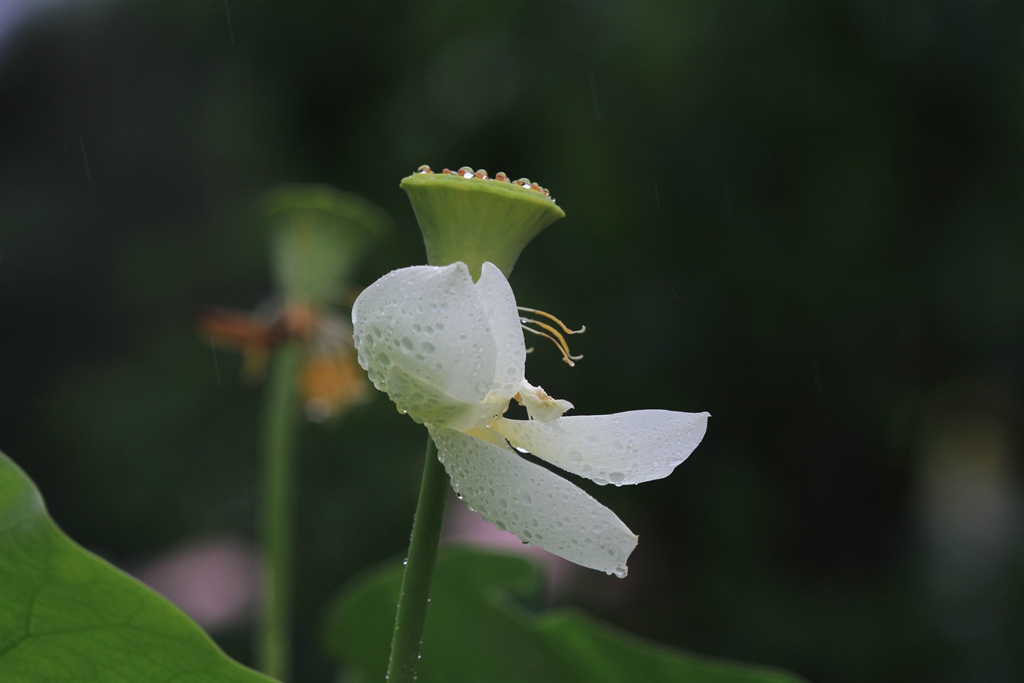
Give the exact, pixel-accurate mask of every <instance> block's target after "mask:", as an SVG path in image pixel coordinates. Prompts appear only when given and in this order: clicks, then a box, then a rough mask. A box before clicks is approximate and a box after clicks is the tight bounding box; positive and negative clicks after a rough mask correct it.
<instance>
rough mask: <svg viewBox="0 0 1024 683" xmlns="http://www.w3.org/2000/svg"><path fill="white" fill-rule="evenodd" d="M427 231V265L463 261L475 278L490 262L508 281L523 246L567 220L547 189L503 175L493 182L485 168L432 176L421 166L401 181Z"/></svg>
mask: <svg viewBox="0 0 1024 683" xmlns="http://www.w3.org/2000/svg"><path fill="white" fill-rule="evenodd" d="M402 189H403V190H405V191H406V193H407V194H408V195H409V200H410V201H411V202H412V208H413V211H415V212H416V220H417V221H419V224H420V230H421V231H422V232H423V242H424V244H425V245H426V248H427V263H429V264H430V265H434V266H446V265H448V264H451V263H455V262H456V261H462V262H463V263H465V264H466V265H467V266H469V272H470V273H471V274H472V275H473V278H474V279H476V278H479V277H480V267H481V266H482V265H483V264H484V262H485V261H490V262H491V263H493V264H494V265H496V266H497V267H498V268H499V269H501V272H503V273H504V274H505V277H508V276H509V274H510V273H511V272H512V267H513V266H514V265H515V263H516V259H518V258H519V254H520V253H521V252H522V251H523V248H524V247H525V246H526V245H527V244H528V243H529V242H530V240H532V239H533V238H534V237H536V236H537V234H538V233H540V231H541V230H543V229H544V228H546V227H547V226H549V225H551V224H552V223H553V222H555V221H556V220H558V219H559V218H564V217H565V212H564V211H562V209H560V208H559V207H558V205H557V204H555V201H554V200H553V199H551V196H550V194H549V193H548V191H547V190H545V189H544V188H542V187H540V185H537V184H536V183H530V182H529V181H515V182H514V183H513V182H509V180H508V177H507V176H506V175H505V174H504V173H498V174H496V175H495V176H494V178H493V179H491V178H489V176H488V175H487V172H486V171H484V170H483V169H481V170H479V171H473V169H471V168H469V167H468V166H463V167H462V168H461V169H459V170H458V171H456V172H452V171H449V170H448V169H444V171H443V172H442V173H433V172H431V170H430V167H428V166H421V167H420V168H419V169H418V170H417V172H416V173H414V174H412V175H411V176H409V177H407V178H403V179H402Z"/></svg>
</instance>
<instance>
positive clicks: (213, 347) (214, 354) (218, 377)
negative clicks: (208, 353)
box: [210, 337, 220, 387]
mask: <svg viewBox="0 0 1024 683" xmlns="http://www.w3.org/2000/svg"><path fill="white" fill-rule="evenodd" d="M210 348H211V349H213V369H214V370H216V371H217V386H218V387H219V386H220V363H219V362H218V361H217V346H216V345H215V344H214V343H213V337H210Z"/></svg>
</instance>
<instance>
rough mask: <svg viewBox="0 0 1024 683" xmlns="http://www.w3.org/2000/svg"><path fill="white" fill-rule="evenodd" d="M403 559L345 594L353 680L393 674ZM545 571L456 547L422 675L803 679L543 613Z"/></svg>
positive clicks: (343, 655) (339, 633) (440, 570)
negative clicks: (390, 653) (535, 608)
mask: <svg viewBox="0 0 1024 683" xmlns="http://www.w3.org/2000/svg"><path fill="white" fill-rule="evenodd" d="M401 577H402V567H401V566H398V565H397V564H396V565H389V566H386V567H384V568H381V569H378V570H375V571H373V572H370V573H369V574H367V575H365V576H364V577H362V578H360V579H357V580H356V581H354V582H353V584H352V586H351V587H350V588H348V590H346V591H344V592H343V593H342V594H341V595H340V596H339V597H338V599H337V600H336V601H335V603H334V605H333V607H332V609H331V611H330V614H329V617H328V620H327V627H326V632H325V636H326V646H327V649H328V650H329V651H330V652H331V653H332V654H333V655H334V656H335V657H336V658H337V659H338V660H339V661H340V662H341V663H342V664H343V665H344V666H345V667H346V673H347V675H348V676H349V678H347V679H345V680H353V681H379V680H384V675H385V671H386V669H387V659H388V648H389V644H390V640H391V631H392V628H393V627H394V606H395V604H396V603H397V601H398V594H399V588H400V585H401ZM543 584H544V577H543V575H542V573H541V571H540V569H539V567H538V566H537V565H536V564H534V563H533V562H531V561H529V560H526V559H524V558H521V557H515V556H511V555H501V554H495V553H485V552H480V551H475V550H469V549H452V548H450V549H446V550H445V551H443V552H442V553H441V554H440V556H439V558H438V563H437V568H436V570H435V574H434V584H433V587H432V589H431V603H430V607H429V610H428V612H427V623H426V627H425V629H424V635H423V654H422V659H421V663H420V671H419V677H418V681H419V683H442V682H444V683H479V681H487V682H488V683H546V682H547V681H552V682H556V681H557V682H561V683H576V682H578V683H634V682H635V681H644V683H799V682H800V681H803V679H801V678H800V677H798V676H795V675H793V674H790V673H787V672H784V671H780V670H777V669H772V668H768V667H759V666H750V665H746V664H740V663H736V662H730V661H726V660H721V659H714V658H710V657H704V656H700V655H696V654H693V653H690V652H686V651H683V650H679V649H676V648H671V647H668V646H665V645H660V644H658V643H653V642H650V641H646V640H644V639H641V638H638V637H636V636H633V635H629V634H627V633H623V632H621V631H618V630H616V629H614V628H611V627H610V626H607V625H604V624H601V623H599V622H598V621H596V620H594V619H592V618H591V617H589V616H587V615H585V614H582V613H580V612H577V611H575V610H565V609H558V610H551V611H547V612H540V613H535V612H532V611H530V610H529V609H527V607H526V605H538V604H539V603H540V597H541V593H542V591H543Z"/></svg>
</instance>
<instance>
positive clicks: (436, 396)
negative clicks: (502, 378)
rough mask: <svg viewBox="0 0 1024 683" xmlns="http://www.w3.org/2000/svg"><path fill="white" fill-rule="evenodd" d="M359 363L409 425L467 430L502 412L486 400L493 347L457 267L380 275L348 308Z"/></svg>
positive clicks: (498, 403) (483, 313)
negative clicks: (411, 421) (409, 420)
mask: <svg viewBox="0 0 1024 683" xmlns="http://www.w3.org/2000/svg"><path fill="white" fill-rule="evenodd" d="M352 327H353V339H354V341H355V345H356V349H358V351H359V364H360V365H362V366H363V368H365V369H366V371H367V373H368V374H369V376H370V379H371V380H372V381H373V383H374V386H376V387H377V388H378V389H380V390H381V391H385V392H387V394H388V395H389V396H390V397H391V400H393V401H394V402H395V404H396V405H397V406H398V407H399V408H400V409H401V410H404V411H406V412H408V413H409V415H410V417H412V418H413V419H414V420H416V421H417V422H427V423H432V424H437V425H447V426H452V427H457V428H472V427H474V426H478V425H483V424H487V423H488V422H490V420H492V419H493V418H494V416H495V415H498V414H501V412H503V410H504V406H505V402H506V401H507V400H508V397H505V398H504V399H503V400H499V399H497V398H492V397H490V394H491V393H492V384H493V378H494V372H495V366H496V362H497V359H498V348H497V345H496V344H495V341H494V335H493V332H492V330H491V328H490V325H489V322H488V314H487V310H486V309H485V307H484V305H483V303H482V302H481V301H480V298H479V292H478V291H477V289H476V286H475V285H474V284H473V279H472V278H471V277H470V275H469V270H468V269H467V268H466V265H465V264H463V263H454V264H452V265H450V266H445V267H434V266H415V267H412V268H402V269H401V270H396V271H393V272H391V273H388V274H387V275H385V276H384V277H382V278H381V279H379V280H377V281H376V282H375V283H373V284H372V285H370V286H369V287H367V288H366V289H365V290H364V291H363V293H362V294H360V295H359V298H358V299H356V302H355V304H354V305H353V307H352Z"/></svg>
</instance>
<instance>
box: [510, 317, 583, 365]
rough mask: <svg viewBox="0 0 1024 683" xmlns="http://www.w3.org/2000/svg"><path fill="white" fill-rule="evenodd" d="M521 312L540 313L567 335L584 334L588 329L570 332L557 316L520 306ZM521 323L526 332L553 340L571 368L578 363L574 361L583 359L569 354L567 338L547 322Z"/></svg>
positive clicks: (529, 320)
mask: <svg viewBox="0 0 1024 683" xmlns="http://www.w3.org/2000/svg"><path fill="white" fill-rule="evenodd" d="M519 310H521V311H530V312H531V313H538V314H539V315H543V316H545V317H547V318H549V319H550V320H554V321H555V322H556V323H558V325H559V326H560V327H561V328H562V330H564V331H565V333H566V334H580V333H581V332H583V331H585V330H586V329H587V328H585V327H583V328H580V329H579V330H570V329H569V328H568V327H566V326H565V324H563V323H562V321H561V320H559V319H558V318H556V317H555V316H553V315H551V314H550V313H545V312H544V311H537V310H534V309H532V308H525V307H523V306H520V307H519ZM519 322H520V324H521V325H522V328H523V329H524V330H526V331H527V332H532V333H533V334H535V335H537V336H539V337H544V338H545V339H549V340H551V342H552V343H553V344H554V345H555V346H557V347H558V350H559V351H560V352H561V354H562V360H563V361H565V362H566V363H567V364H568V365H569V366H570V367H573V366H575V365H576V363H575V362H573V361H578V360H580V359H582V358H583V356H574V355H572V354H571V353H570V352H569V342H567V341H566V340H565V337H563V336H562V333H561V332H559V331H558V330H557V329H555V328H554V327H552V326H551V325H548V324H547V323H546V322H544V321H542V320H536V319H535V318H520V319H519ZM530 325H536V326H537V327H539V328H541V329H539V330H538V329H534V328H533V327H530ZM531 350H532V349H531Z"/></svg>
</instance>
